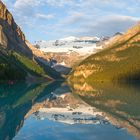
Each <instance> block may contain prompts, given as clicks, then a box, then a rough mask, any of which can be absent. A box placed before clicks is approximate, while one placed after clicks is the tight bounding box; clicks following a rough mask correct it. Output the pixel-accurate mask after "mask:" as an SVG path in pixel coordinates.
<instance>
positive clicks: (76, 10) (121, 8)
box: [2, 0, 140, 43]
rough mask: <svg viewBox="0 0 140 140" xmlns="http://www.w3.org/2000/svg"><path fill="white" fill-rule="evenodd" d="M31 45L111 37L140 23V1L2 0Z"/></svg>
mask: <svg viewBox="0 0 140 140" xmlns="http://www.w3.org/2000/svg"><path fill="white" fill-rule="evenodd" d="M2 1H3V2H4V3H5V4H6V6H7V8H8V9H9V11H10V12H11V13H12V14H13V16H14V19H15V21H16V23H17V24H18V25H19V26H20V27H21V29H22V31H23V32H24V33H25V35H26V39H27V40H29V41H30V42H32V43H33V42H34V41H39V40H53V39H59V38H64V37H68V36H77V37H79V36H97V37H102V36H112V35H114V34H115V33H116V32H125V31H126V30H127V29H128V28H129V27H131V26H133V25H135V24H136V23H137V22H138V21H139V20H140V0H2Z"/></svg>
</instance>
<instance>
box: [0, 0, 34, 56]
mask: <svg viewBox="0 0 140 140" xmlns="http://www.w3.org/2000/svg"><path fill="white" fill-rule="evenodd" d="M0 44H1V45H2V46H4V48H6V49H10V50H14V51H17V52H19V53H22V54H23V55H25V56H28V57H32V51H31V50H30V49H29V47H28V46H27V45H26V43H25V35H24V34H23V32H22V31H21V29H20V27H19V26H18V25H17V24H16V23H15V21H14V18H13V16H12V14H11V13H10V12H9V11H8V10H7V8H6V6H5V5H4V4H3V3H2V1H0Z"/></svg>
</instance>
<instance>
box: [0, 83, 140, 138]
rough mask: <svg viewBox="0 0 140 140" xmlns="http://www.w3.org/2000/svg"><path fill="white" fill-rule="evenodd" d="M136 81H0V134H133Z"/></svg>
mask: <svg viewBox="0 0 140 140" xmlns="http://www.w3.org/2000/svg"><path fill="white" fill-rule="evenodd" d="M139 101H140V88H139V86H137V84H133V85H132V84H130V85H126V84H121V85H110V84H99V85H95V86H93V85H92V86H91V85H88V84H86V83H84V84H73V85H71V87H70V86H68V85H67V84H66V83H62V82H54V83H51V84H47V83H43V84H36V85H28V84H26V83H18V84H13V85H7V84H1V85H0V140H29V139H30V140H46V139H51V140H63V139H64V140H85V139H86V140H105V139H107V140H138V139H140V102H139Z"/></svg>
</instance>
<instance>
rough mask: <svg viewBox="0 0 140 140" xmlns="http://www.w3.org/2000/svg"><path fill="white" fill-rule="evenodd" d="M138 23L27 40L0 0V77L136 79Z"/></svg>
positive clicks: (139, 68)
mask: <svg viewBox="0 0 140 140" xmlns="http://www.w3.org/2000/svg"><path fill="white" fill-rule="evenodd" d="M139 44H140V23H138V24H137V25H135V26H134V27H132V28H130V29H129V30H128V31H127V32H126V33H119V32H118V33H116V34H115V35H114V36H112V37H102V38H98V37H88V36H86V37H74V36H70V37H67V38H63V39H58V40H52V41H36V42H35V43H34V44H33V45H32V44H30V43H29V42H28V41H27V40H26V37H25V35H24V33H23V32H22V31H21V29H20V27H19V26H18V25H17V24H16V23H15V21H14V18H13V16H12V14H11V13H10V12H9V11H8V10H7V8H6V6H5V5H4V4H3V3H2V2H0V69H1V71H0V79H1V80H9V79H11V80H25V79H28V80H29V79H30V80H33V79H34V80H35V79H46V80H64V79H68V80H69V81H78V82H83V81H86V82H88V83H92V81H115V80H116V81H117V80H139V79H140V61H139V58H140V45H139Z"/></svg>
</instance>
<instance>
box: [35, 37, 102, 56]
mask: <svg viewBox="0 0 140 140" xmlns="http://www.w3.org/2000/svg"><path fill="white" fill-rule="evenodd" d="M100 40H101V39H100V38H98V37H74V36H69V37H66V38H62V39H58V40H51V41H36V42H35V45H34V46H35V47H37V48H39V49H40V50H41V51H44V52H52V53H60V52H61V53H62V52H65V53H71V52H76V53H79V54H80V55H87V54H92V53H94V52H95V51H96V49H102V48H100V47H96V43H97V42H99V41H100Z"/></svg>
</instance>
